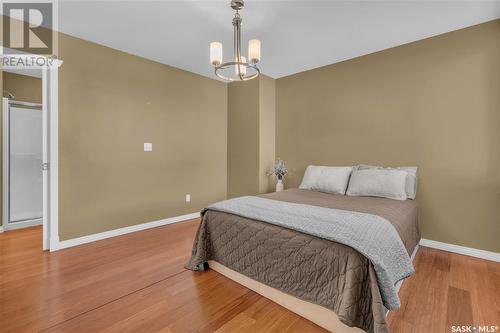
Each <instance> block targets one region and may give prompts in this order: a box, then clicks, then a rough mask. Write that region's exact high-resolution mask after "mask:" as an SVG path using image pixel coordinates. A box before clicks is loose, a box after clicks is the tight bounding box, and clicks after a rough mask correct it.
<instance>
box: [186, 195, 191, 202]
mask: <svg viewBox="0 0 500 333" xmlns="http://www.w3.org/2000/svg"><path fill="white" fill-rule="evenodd" d="M186 202H191V194H186Z"/></svg>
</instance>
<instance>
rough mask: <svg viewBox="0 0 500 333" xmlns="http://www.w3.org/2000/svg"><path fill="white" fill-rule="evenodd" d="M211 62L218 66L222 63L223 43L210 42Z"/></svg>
mask: <svg viewBox="0 0 500 333" xmlns="http://www.w3.org/2000/svg"><path fill="white" fill-rule="evenodd" d="M210 63H211V64H212V65H214V66H218V65H220V64H221V63H222V43H220V42H212V43H210Z"/></svg>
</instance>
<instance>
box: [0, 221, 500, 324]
mask: <svg viewBox="0 0 500 333" xmlns="http://www.w3.org/2000/svg"><path fill="white" fill-rule="evenodd" d="M198 223H199V221H198V220H192V221H188V222H182V223H177V224H173V225H169V226H165V227H159V228H154V229H149V230H145V231H141V232H137V233H133V234H128V235H124V236H120V237H115V238H111V239H107V240H103V241H99V242H95V243H91V244H86V245H82V246H78V247H75V248H70V249H66V250H62V251H58V252H53V253H48V252H42V251H41V238H42V236H41V229H40V228H39V227H36V228H28V229H23V230H16V231H10V232H5V233H3V234H1V233H0V332H85V333H87V332H171V333H174V332H324V330H322V329H321V328H320V327H318V326H316V325H315V324H313V323H311V322H309V321H307V320H305V319H303V318H301V317H300V316H298V315H295V314H294V313H292V312H290V311H288V310H286V309H284V308H282V307H281V306H279V305H277V304H275V303H273V302H271V301H269V300H267V299H265V298H263V297H261V296H259V295H258V294H256V293H254V292H252V291H251V290H248V289H246V288H244V287H242V286H240V285H239V284H237V283H235V282H233V281H231V280H229V279H227V278H225V277H223V276H222V275H220V274H218V273H216V272H214V271H207V272H204V273H197V272H191V271H188V270H185V269H184V268H183V265H184V263H185V262H186V261H187V260H188V258H189V255H190V251H191V245H192V241H193V238H194V234H195V232H196V228H197V225H198ZM415 266H416V273H415V274H414V275H413V276H412V277H411V278H409V279H408V280H407V281H405V283H404V284H403V287H402V289H401V294H400V295H401V301H402V307H401V309H400V310H399V311H396V312H394V313H391V314H390V315H389V317H388V322H389V324H390V327H391V331H392V332H405V333H406V332H426V333H427V332H451V330H450V327H451V326H450V325H470V324H472V323H474V324H477V325H498V326H500V267H499V266H500V264H498V263H494V262H489V261H485V260H480V259H474V258H470V257H465V256H460V255H456V254H451V253H448V252H443V251H438V250H433V249H428V248H421V250H420V251H419V253H418V254H417V257H416V259H415Z"/></svg>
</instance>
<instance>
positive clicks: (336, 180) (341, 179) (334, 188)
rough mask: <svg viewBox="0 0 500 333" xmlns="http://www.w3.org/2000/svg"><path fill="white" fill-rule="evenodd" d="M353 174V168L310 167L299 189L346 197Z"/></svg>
mask: <svg viewBox="0 0 500 333" xmlns="http://www.w3.org/2000/svg"><path fill="white" fill-rule="evenodd" d="M351 172H352V167H328V166H315V165H309V166H308V167H307V169H306V172H305V173H304V178H303V179H302V183H301V184H300V186H299V188H300V189H303V190H313V191H320V192H327V193H336V194H342V195H344V194H345V190H346V188H347V183H349V176H350V175H351Z"/></svg>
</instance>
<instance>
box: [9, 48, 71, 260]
mask: <svg viewBox="0 0 500 333" xmlns="http://www.w3.org/2000/svg"><path fill="white" fill-rule="evenodd" d="M5 49H6V48H4V50H5ZM2 53H3V52H2ZM33 56H35V57H41V56H40V55H34V54H28V53H22V54H13V53H12V52H9V54H5V53H3V54H2V55H1V57H2V58H6V57H8V58H14V60H17V61H14V63H23V62H24V63H26V62H28V59H29V58H30V57H33ZM45 58H46V57H45ZM46 59H49V58H46ZM46 63H50V64H51V65H50V66H48V65H44V66H39V67H37V68H38V69H41V70H42V132H43V135H42V137H43V139H42V158H43V161H42V163H43V167H44V172H43V173H42V174H43V190H44V195H43V217H42V221H43V222H42V224H43V242H42V249H43V250H49V251H54V250H57V249H58V245H59V67H60V66H61V65H62V64H63V61H62V60H59V59H51V61H50V62H48V61H47V62H46ZM32 68H33V67H32ZM4 71H10V70H9V69H7V70H6V69H4ZM13 71H15V69H13ZM4 100H5V99H4V98H3V99H2V104H4ZM7 102H8V101H7ZM7 110H8V108H7ZM4 112H5V111H4ZM4 135H5V134H4ZM3 154H5V152H3ZM2 195H4V191H3V190H2ZM2 202H3V200H2ZM3 215H4V214H3V213H2V220H4V216H3ZM2 226H3V227H5V225H4V223H3V221H2Z"/></svg>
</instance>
